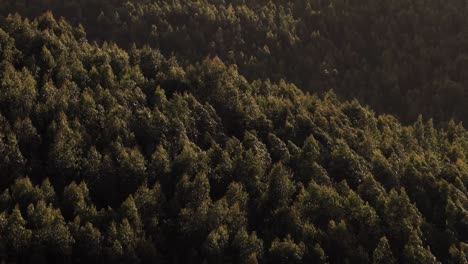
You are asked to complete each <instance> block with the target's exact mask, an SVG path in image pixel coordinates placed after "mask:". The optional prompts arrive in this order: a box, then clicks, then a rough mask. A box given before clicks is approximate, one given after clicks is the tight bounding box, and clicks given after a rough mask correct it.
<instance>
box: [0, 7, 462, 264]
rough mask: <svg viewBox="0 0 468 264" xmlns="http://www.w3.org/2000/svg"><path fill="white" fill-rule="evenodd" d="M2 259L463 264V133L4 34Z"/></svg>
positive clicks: (48, 25)
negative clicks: (403, 121)
mask: <svg viewBox="0 0 468 264" xmlns="http://www.w3.org/2000/svg"><path fill="white" fill-rule="evenodd" d="M0 28H1V29H0V61H1V63H0V80H1V83H0V90H1V91H2V92H1V93H0V113H1V115H0V173H1V177H0V179H1V182H0V189H1V192H0V194H1V195H0V211H1V213H0V256H5V257H6V258H7V259H8V260H9V261H12V262H17V263H54V262H56V263H396V262H400V263H438V262H443V263H454V264H455V263H457V264H458V263H466V254H468V252H467V251H468V245H467V244H466V242H467V237H468V212H467V207H468V200H467V189H466V188H467V186H468V165H467V155H468V133H467V131H466V130H465V129H464V128H463V126H462V125H461V124H457V123H455V122H453V121H451V122H449V123H448V124H447V126H445V127H443V128H434V125H433V123H432V120H430V119H429V120H427V119H423V118H419V119H417V121H416V122H415V123H414V125H410V126H405V125H402V124H401V123H399V121H398V120H397V118H395V117H393V116H391V115H376V114H375V113H374V112H373V111H371V110H369V109H367V108H366V107H363V106H361V105H360V104H359V103H358V102H357V101H350V102H343V101H340V100H338V99H337V98H336V96H335V95H334V94H333V93H331V92H329V93H326V94H325V95H324V96H323V97H318V96H315V95H310V94H308V93H305V92H303V91H302V90H300V89H298V88H297V87H296V86H295V85H293V84H289V83H287V82H284V81H279V82H271V81H268V80H265V81H253V82H249V81H247V80H246V79H245V78H244V77H243V76H242V75H241V74H239V73H238V69H237V67H236V66H230V65H229V64H225V63H223V62H222V61H221V60H220V59H219V58H217V57H214V58H211V59H205V60H203V61H201V62H199V63H196V64H193V65H191V66H181V65H179V64H178V63H177V60H176V59H175V58H174V57H165V56H163V55H162V54H161V53H160V52H159V51H158V50H156V49H151V48H149V47H144V48H141V49H138V48H131V49H129V51H128V52H126V51H124V50H122V49H120V48H119V47H118V46H117V45H115V44H108V43H104V44H102V45H98V44H96V43H90V42H88V41H87V39H86V36H85V35H86V34H85V32H84V31H83V28H79V27H78V28H74V27H72V26H70V25H69V24H67V22H66V21H65V20H63V19H60V20H56V19H55V18H54V17H53V16H52V15H51V14H50V13H49V14H45V15H42V16H41V17H40V18H38V19H35V20H28V19H22V18H21V17H19V16H9V17H8V18H6V19H5V20H3V21H2V23H1V26H0Z"/></svg>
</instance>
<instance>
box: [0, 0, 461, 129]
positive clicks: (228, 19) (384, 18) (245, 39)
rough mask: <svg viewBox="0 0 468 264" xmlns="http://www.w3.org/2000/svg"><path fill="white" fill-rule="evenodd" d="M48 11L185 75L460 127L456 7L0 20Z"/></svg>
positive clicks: (109, 11)
mask: <svg viewBox="0 0 468 264" xmlns="http://www.w3.org/2000/svg"><path fill="white" fill-rule="evenodd" d="M46 10H52V11H53V12H54V14H56V15H59V16H64V17H66V18H67V19H69V20H70V21H72V22H73V23H74V24H75V25H76V26H78V25H79V24H82V25H83V26H84V27H85V28H86V29H87V31H88V34H89V37H90V39H92V40H100V41H109V40H112V41H114V42H116V43H118V44H120V45H122V46H124V47H131V45H132V43H137V45H138V46H140V47H142V46H143V45H146V44H149V45H150V46H152V47H153V48H158V49H159V50H160V51H161V53H162V54H164V55H165V56H167V57H170V56H172V55H174V56H176V57H177V58H178V60H179V62H180V63H181V64H182V65H184V66H187V65H189V64H194V63H196V62H199V61H201V60H203V59H204V58H206V57H207V56H216V55H217V56H219V57H220V58H221V59H222V60H223V61H225V62H227V63H228V64H236V65H237V66H238V67H239V71H240V73H241V74H243V75H244V76H245V77H246V78H247V79H248V80H250V81H252V80H256V79H263V80H266V79H267V78H269V79H270V80H272V81H274V82H277V81H279V80H280V79H285V80H286V81H288V82H291V83H294V84H296V85H298V86H299V87H300V88H301V89H303V90H305V91H314V92H317V91H326V90H328V89H330V88H333V89H334V90H335V92H336V93H337V95H338V96H339V97H341V98H346V99H353V98H357V99H359V100H360V102H362V103H365V104H367V105H370V106H371V107H372V108H373V109H374V110H375V111H377V112H378V113H392V114H396V115H397V116H398V117H399V118H401V119H402V120H403V121H404V122H405V123H406V124H409V123H411V122H413V121H414V120H415V119H416V118H417V116H418V115H419V114H423V115H424V116H425V117H432V118H434V120H435V122H436V123H437V124H440V123H442V124H447V123H448V121H449V120H450V119H451V118H455V119H456V120H458V121H463V122H465V123H467V122H468V111H466V101H467V100H468V90H467V87H468V22H467V20H466V17H467V16H468V6H467V2H466V1H463V0H449V1H442V0H417V1H414V0H396V1H395V0H392V1H389V0H388V1H375V0H359V1H355V0H354V1H344V0H297V1H285V0H274V1H273V0H255V1H245V0H201V1H192V0H173V1H165V0H130V1H127V0H125V1H123V0H100V1H96V0H79V1H77V0H72V1H63V0H36V1H34V3H32V2H31V1H30V0H3V1H2V3H0V16H1V15H3V16H7V15H8V14H9V13H15V12H19V13H20V14H22V15H27V16H29V17H30V18H33V17H35V16H37V15H40V14H42V12H44V11H46ZM79 32H80V33H77V34H82V32H83V30H82V29H81V28H80V29H79ZM153 59H157V58H156V57H154V58H153ZM50 62H51V63H52V61H50ZM142 71H143V72H145V71H144V69H142Z"/></svg>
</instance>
